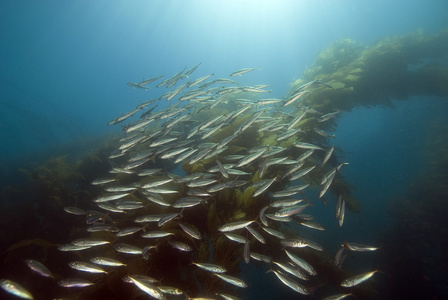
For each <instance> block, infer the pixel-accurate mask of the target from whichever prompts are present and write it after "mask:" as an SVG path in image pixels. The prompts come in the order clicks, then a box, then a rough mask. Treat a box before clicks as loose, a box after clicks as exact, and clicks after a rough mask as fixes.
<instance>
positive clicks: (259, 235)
mask: <svg viewBox="0 0 448 300" xmlns="http://www.w3.org/2000/svg"><path fill="white" fill-rule="evenodd" d="M246 229H247V231H249V233H250V234H252V236H253V237H254V238H256V239H257V241H259V242H260V243H262V244H266V240H265V239H264V237H263V236H262V235H261V234H260V233H259V232H258V231H256V230H255V229H253V228H252V227H250V226H247V227H246Z"/></svg>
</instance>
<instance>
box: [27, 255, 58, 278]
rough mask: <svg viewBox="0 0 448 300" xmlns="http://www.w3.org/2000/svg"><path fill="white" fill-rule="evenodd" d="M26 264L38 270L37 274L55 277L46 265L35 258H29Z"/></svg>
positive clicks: (35, 270)
mask: <svg viewBox="0 0 448 300" xmlns="http://www.w3.org/2000/svg"><path fill="white" fill-rule="evenodd" d="M25 262H26V265H27V266H28V267H29V268H30V269H31V270H33V271H34V272H36V273H37V274H39V275H41V276H43V277H49V278H54V276H53V274H52V273H51V272H50V270H48V268H47V267H46V266H44V265H43V264H42V263H41V262H39V261H37V260H34V259H27V260H25Z"/></svg>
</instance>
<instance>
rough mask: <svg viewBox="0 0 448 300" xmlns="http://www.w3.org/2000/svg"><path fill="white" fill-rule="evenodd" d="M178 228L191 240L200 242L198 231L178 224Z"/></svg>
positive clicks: (186, 225) (189, 226) (191, 226)
mask: <svg viewBox="0 0 448 300" xmlns="http://www.w3.org/2000/svg"><path fill="white" fill-rule="evenodd" d="M179 226H180V228H182V230H183V231H184V232H185V233H186V234H188V235H189V236H191V237H192V238H194V239H196V240H202V235H201V233H200V232H199V230H198V229H197V228H196V227H194V226H193V225H189V224H186V223H179Z"/></svg>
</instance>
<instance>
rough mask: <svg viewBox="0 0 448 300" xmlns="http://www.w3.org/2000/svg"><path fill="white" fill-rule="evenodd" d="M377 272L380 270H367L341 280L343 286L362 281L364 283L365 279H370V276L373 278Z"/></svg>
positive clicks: (353, 284)
mask: <svg viewBox="0 0 448 300" xmlns="http://www.w3.org/2000/svg"><path fill="white" fill-rule="evenodd" d="M376 272H379V271H378V270H374V271H371V272H366V273H362V274H358V275H355V276H352V277H349V278H347V279H345V280H344V281H342V282H341V286H343V287H353V286H356V285H358V284H360V283H363V282H364V281H366V280H368V279H369V278H371V277H372V276H373V275H374V274H375V273H376Z"/></svg>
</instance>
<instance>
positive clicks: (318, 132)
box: [314, 128, 335, 138]
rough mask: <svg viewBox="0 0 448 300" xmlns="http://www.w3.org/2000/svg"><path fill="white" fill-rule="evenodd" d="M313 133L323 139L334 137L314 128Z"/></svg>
mask: <svg viewBox="0 0 448 300" xmlns="http://www.w3.org/2000/svg"><path fill="white" fill-rule="evenodd" d="M314 131H315V132H316V133H317V134H319V135H321V136H323V137H326V138H334V137H335V135H334V134H328V133H326V132H325V131H322V130H320V129H317V128H314Z"/></svg>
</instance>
